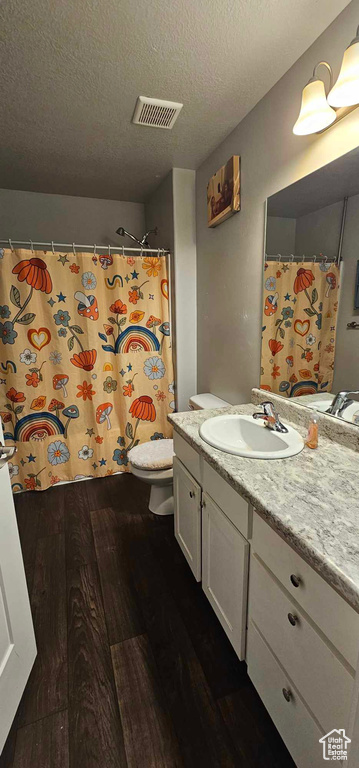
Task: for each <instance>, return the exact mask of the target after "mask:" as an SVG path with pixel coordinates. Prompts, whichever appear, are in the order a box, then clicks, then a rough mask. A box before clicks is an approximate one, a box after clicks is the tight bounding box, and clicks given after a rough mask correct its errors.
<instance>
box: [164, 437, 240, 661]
mask: <svg viewBox="0 0 359 768" xmlns="http://www.w3.org/2000/svg"><path fill="white" fill-rule="evenodd" d="M174 447H175V454H176V456H175V458H174V464H173V480H174V503H175V536H176V539H177V541H178V544H179V546H180V547H181V549H182V552H183V554H184V556H185V558H186V560H187V562H188V564H189V566H190V568H191V570H192V572H193V574H194V577H195V578H196V579H197V581H201V580H202V588H203V591H204V593H205V595H206V596H207V598H208V600H209V602H210V603H211V606H212V608H213V610H214V612H215V614H216V616H217V618H218V620H219V621H220V623H221V624H222V627H223V629H224V631H225V632H226V634H227V636H228V638H229V640H230V642H231V643H232V645H233V647H234V649H235V651H236V653H237V655H238V657H239V658H240V659H244V658H245V641H246V617H247V585H248V560H249V544H248V541H247V539H246V538H245V536H246V535H248V531H249V515H250V510H249V507H248V504H247V502H245V501H244V500H243V499H242V498H241V496H239V494H238V493H236V492H235V491H234V490H233V488H231V486H229V485H228V483H226V482H225V480H223V478H221V477H220V476H219V475H218V474H217V473H216V472H215V471H214V470H213V469H212V467H210V466H209V464H207V462H205V461H203V460H202V458H201V457H200V456H199V455H198V454H197V453H196V451H194V450H193V448H191V446H190V445H188V443H186V442H185V441H184V440H183V439H182V438H181V437H180V436H178V435H177V434H176V433H175V437H174Z"/></svg>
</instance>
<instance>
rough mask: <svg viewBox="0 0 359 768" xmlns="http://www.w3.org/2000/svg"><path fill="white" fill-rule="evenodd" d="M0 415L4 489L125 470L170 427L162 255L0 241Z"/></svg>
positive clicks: (168, 349)
mask: <svg viewBox="0 0 359 768" xmlns="http://www.w3.org/2000/svg"><path fill="white" fill-rule="evenodd" d="M0 270H1V289H0V290H1V294H0V302H1V306H0V416H1V419H2V422H3V429H4V438H5V441H6V442H9V443H11V444H12V443H14V441H16V443H17V453H16V455H15V459H14V460H13V461H12V463H10V464H9V470H10V475H11V481H12V487H13V490H14V491H19V490H25V489H27V490H41V489H45V488H48V487H49V486H50V485H55V484H56V483H58V482H59V481H61V480H76V479H80V478H83V477H102V476H105V475H109V474H113V473H114V472H118V471H128V463H129V462H128V451H129V450H130V448H132V447H133V446H135V445H138V443H139V442H145V441H147V440H158V439H161V438H163V437H170V436H171V434H172V432H171V427H170V425H169V424H168V422H167V415H168V413H170V412H172V410H173V409H174V407H175V402H174V381H173V361H172V343H171V328H170V318H169V294H168V275H167V264H166V257H165V256H147V255H146V256H138V257H133V256H131V257H129V258H127V257H126V256H122V255H115V256H112V255H111V256H105V257H104V256H100V255H98V254H96V253H95V254H92V253H84V252H80V253H79V252H76V253H72V252H71V253H58V252H55V253H52V251H51V252H43V251H41V252H36V251H35V252H34V251H31V250H27V249H26V250H23V249H18V250H11V249H0Z"/></svg>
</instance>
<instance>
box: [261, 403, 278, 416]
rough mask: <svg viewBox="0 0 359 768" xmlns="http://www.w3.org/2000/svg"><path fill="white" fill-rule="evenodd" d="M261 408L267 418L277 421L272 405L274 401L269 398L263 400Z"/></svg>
mask: <svg viewBox="0 0 359 768" xmlns="http://www.w3.org/2000/svg"><path fill="white" fill-rule="evenodd" d="M262 408H263V410H264V413H265V415H266V416H267V417H268V419H274V421H277V419H278V414H277V411H276V409H275V407H274V403H272V401H271V400H265V401H264V403H262Z"/></svg>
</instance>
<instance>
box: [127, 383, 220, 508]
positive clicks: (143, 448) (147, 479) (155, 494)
mask: <svg viewBox="0 0 359 768" xmlns="http://www.w3.org/2000/svg"><path fill="white" fill-rule="evenodd" d="M188 405H189V408H190V410H194V411H198V410H202V409H204V408H226V407H227V406H228V405H229V403H227V402H226V401H225V400H222V399H221V398H220V397H216V395H212V394H211V393H210V392H205V393H203V394H201V395H193V397H191V398H190V400H189V403H188ZM173 456H174V453H173V440H172V439H167V438H164V439H162V440H149V441H148V442H147V443H141V444H140V445H136V447H135V448H131V450H130V451H129V453H128V458H129V460H130V467H131V471H132V474H133V475H135V477H138V478H139V480H143V482H144V483H148V484H149V485H150V486H151V493H150V501H149V505H148V506H149V510H150V512H153V513H154V514H155V515H173V513H174V499H173Z"/></svg>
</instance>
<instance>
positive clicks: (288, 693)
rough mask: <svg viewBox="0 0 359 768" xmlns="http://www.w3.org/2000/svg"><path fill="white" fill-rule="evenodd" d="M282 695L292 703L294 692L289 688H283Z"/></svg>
mask: <svg viewBox="0 0 359 768" xmlns="http://www.w3.org/2000/svg"><path fill="white" fill-rule="evenodd" d="M282 694H283V696H284V698H285V700H286V701H290V700H291V698H292V691H290V690H289V688H282Z"/></svg>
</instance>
